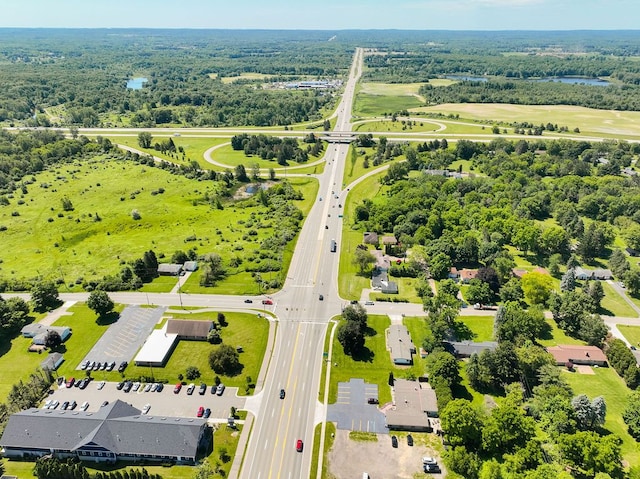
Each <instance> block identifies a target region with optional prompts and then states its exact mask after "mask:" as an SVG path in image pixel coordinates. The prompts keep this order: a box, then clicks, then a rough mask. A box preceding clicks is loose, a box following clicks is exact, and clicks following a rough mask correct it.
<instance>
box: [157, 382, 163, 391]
mask: <svg viewBox="0 0 640 479" xmlns="http://www.w3.org/2000/svg"><path fill="white" fill-rule="evenodd" d="M163 389H164V384H162V383H158V387H157V388H156V392H160V391H162V390H163Z"/></svg>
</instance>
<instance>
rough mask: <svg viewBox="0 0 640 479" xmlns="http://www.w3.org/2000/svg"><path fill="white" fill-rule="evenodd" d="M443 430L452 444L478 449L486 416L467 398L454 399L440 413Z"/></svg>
mask: <svg viewBox="0 0 640 479" xmlns="http://www.w3.org/2000/svg"><path fill="white" fill-rule="evenodd" d="M440 421H441V423H442V430H443V431H445V433H446V436H447V439H448V440H449V443H450V444H451V445H452V446H454V447H455V446H465V447H466V448H467V449H468V450H470V451H477V450H479V449H480V446H481V445H482V427H483V424H484V416H483V415H482V413H481V412H480V411H479V410H478V409H477V408H475V407H474V406H473V405H472V404H471V402H469V401H467V400H466V399H454V400H453V401H451V402H449V403H448V404H447V405H446V406H445V408H444V409H443V410H442V411H441V413H440Z"/></svg>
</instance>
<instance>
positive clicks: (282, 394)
mask: <svg viewBox="0 0 640 479" xmlns="http://www.w3.org/2000/svg"><path fill="white" fill-rule="evenodd" d="M284 396H285V392H284V389H281V390H280V399H284Z"/></svg>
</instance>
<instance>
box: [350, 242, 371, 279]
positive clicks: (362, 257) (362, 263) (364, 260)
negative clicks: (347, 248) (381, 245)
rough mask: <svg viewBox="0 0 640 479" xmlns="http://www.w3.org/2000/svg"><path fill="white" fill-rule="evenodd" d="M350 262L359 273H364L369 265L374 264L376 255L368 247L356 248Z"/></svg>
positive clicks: (368, 268) (369, 267)
mask: <svg viewBox="0 0 640 479" xmlns="http://www.w3.org/2000/svg"><path fill="white" fill-rule="evenodd" d="M351 262H352V263H353V264H354V265H356V266H357V267H358V269H359V270H360V274H362V275H364V274H366V273H367V272H369V270H370V269H371V265H372V264H375V262H376V257H375V256H373V254H371V252H369V250H368V249H364V248H356V250H355V252H354V254H353V258H352V260H351Z"/></svg>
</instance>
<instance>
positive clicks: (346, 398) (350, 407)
mask: <svg viewBox="0 0 640 479" xmlns="http://www.w3.org/2000/svg"><path fill="white" fill-rule="evenodd" d="M369 399H375V401H376V403H377V402H378V386H377V385H376V384H369V383H365V382H364V380H363V379H351V381H349V382H348V383H338V400H337V401H336V403H335V404H329V407H328V409H327V421H331V422H335V423H336V427H337V428H338V429H347V430H349V431H364V432H375V433H378V434H386V433H388V432H389V430H388V429H387V427H386V421H385V416H384V413H382V412H381V411H380V409H378V406H377V404H369V403H368V400H369Z"/></svg>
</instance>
